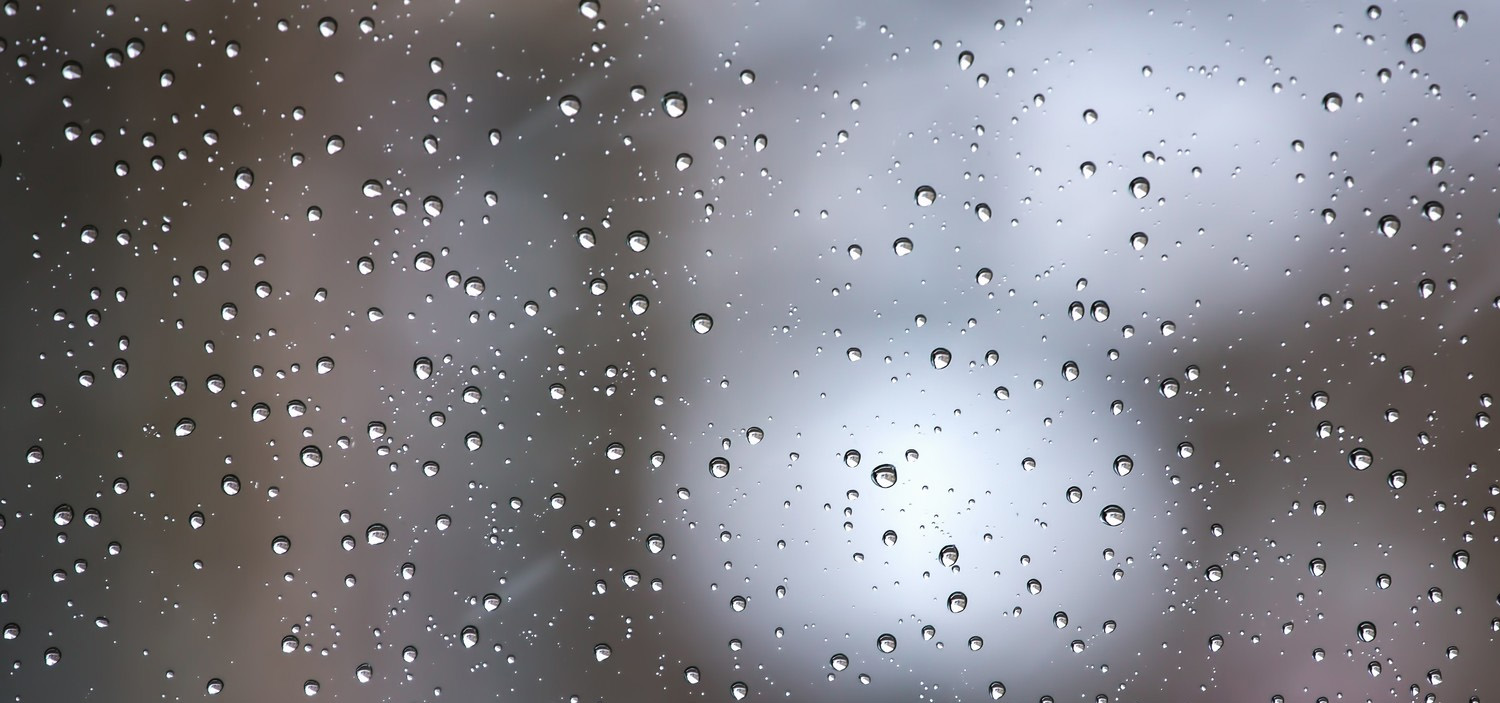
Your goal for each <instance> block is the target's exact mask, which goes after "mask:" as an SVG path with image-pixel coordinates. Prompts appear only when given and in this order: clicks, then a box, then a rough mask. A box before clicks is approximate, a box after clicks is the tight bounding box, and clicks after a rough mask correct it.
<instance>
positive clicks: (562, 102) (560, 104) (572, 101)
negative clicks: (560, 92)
mask: <svg viewBox="0 0 1500 703" xmlns="http://www.w3.org/2000/svg"><path fill="white" fill-rule="evenodd" d="M557 109H558V110H560V111H561V112H562V114H563V117H572V116H574V115H577V114H578V112H579V111H580V110H582V109H583V102H582V101H580V100H579V99H578V96H576V95H564V96H562V97H561V98H559V99H558V101H557Z"/></svg>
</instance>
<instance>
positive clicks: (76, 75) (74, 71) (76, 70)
mask: <svg viewBox="0 0 1500 703" xmlns="http://www.w3.org/2000/svg"><path fill="white" fill-rule="evenodd" d="M62 77H63V78H65V79H67V80H70V81H76V80H78V79H80V78H82V77H83V66H82V65H81V64H79V63H78V62H77V61H67V62H65V63H63V65H62Z"/></svg>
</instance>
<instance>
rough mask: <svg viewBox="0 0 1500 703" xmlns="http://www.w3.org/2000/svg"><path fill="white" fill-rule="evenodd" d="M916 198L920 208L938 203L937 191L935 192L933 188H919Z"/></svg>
mask: <svg viewBox="0 0 1500 703" xmlns="http://www.w3.org/2000/svg"><path fill="white" fill-rule="evenodd" d="M915 197H916V199H917V205H918V206H919V207H927V206H929V205H931V204H933V203H935V202H937V191H936V190H933V188H932V186H920V187H918V188H917V192H916V196H915Z"/></svg>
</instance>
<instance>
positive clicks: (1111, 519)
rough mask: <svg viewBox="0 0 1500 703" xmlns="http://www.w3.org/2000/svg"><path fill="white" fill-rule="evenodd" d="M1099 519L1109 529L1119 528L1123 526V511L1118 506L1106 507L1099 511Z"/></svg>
mask: <svg viewBox="0 0 1500 703" xmlns="http://www.w3.org/2000/svg"><path fill="white" fill-rule="evenodd" d="M1099 519H1100V520H1103V521H1104V524H1106V525H1109V526H1110V527H1119V526H1120V525H1123V524H1125V509H1124V508H1122V507H1120V506H1118V505H1106V506H1104V509H1103V510H1101V511H1099Z"/></svg>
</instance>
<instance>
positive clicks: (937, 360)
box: [931, 347, 953, 371]
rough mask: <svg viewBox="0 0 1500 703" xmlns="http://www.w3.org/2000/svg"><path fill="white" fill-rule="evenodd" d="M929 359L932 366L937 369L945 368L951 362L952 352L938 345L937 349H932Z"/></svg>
mask: <svg viewBox="0 0 1500 703" xmlns="http://www.w3.org/2000/svg"><path fill="white" fill-rule="evenodd" d="M931 361H932V368H934V369H937V370H939V371H941V370H943V369H946V368H948V364H951V363H953V352H950V351H948V350H947V349H944V348H942V347H938V348H937V349H934V350H932V356H931Z"/></svg>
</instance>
